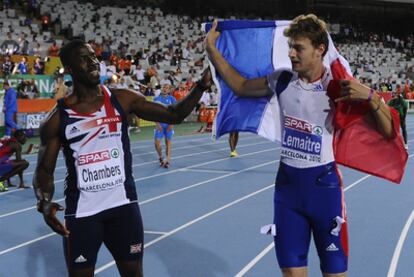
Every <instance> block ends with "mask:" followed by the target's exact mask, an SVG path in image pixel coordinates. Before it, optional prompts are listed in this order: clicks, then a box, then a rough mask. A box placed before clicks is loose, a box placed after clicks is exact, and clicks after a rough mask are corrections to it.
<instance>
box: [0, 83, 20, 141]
mask: <svg viewBox="0 0 414 277" xmlns="http://www.w3.org/2000/svg"><path fill="white" fill-rule="evenodd" d="M3 88H4V91H5V92H4V99H3V101H4V102H3V113H4V124H5V127H6V137H7V138H10V136H11V133H12V129H16V130H19V126H17V124H16V122H15V120H16V119H15V117H16V113H17V93H16V91H15V90H14V88H12V87H11V86H10V84H9V83H8V82H4V83H3Z"/></svg>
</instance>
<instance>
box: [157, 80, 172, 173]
mask: <svg viewBox="0 0 414 277" xmlns="http://www.w3.org/2000/svg"><path fill="white" fill-rule="evenodd" d="M171 88H172V87H171V85H170V84H164V85H163V86H162V90H161V94H160V95H159V96H157V97H155V98H154V102H158V103H161V104H164V105H171V104H174V103H175V102H176V100H175V98H174V96H171V95H170V92H171ZM173 128H174V125H172V124H167V123H159V122H155V129H154V140H155V149H156V150H157V153H158V158H159V161H160V166H161V167H164V168H168V167H169V165H170V160H171V139H172V136H173V134H174V129H173ZM163 137H165V155H166V157H167V158H166V160H164V159H163V157H162V148H161V139H162V138H163Z"/></svg>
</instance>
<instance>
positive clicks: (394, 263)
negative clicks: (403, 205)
mask: <svg viewBox="0 0 414 277" xmlns="http://www.w3.org/2000/svg"><path fill="white" fill-rule="evenodd" d="M413 220H414V210H413V211H412V212H411V214H410V216H409V217H408V219H407V222H406V223H405V225H404V228H403V229H402V231H401V235H400V238H399V239H398V242H397V246H396V247H395V250H394V254H393V255H392V259H391V263H390V268H389V270H388V274H387V277H394V276H395V272H396V271H397V265H398V260H399V259H400V254H401V250H402V248H403V245H404V242H405V239H406V238H407V234H408V230H410V227H411V223H413Z"/></svg>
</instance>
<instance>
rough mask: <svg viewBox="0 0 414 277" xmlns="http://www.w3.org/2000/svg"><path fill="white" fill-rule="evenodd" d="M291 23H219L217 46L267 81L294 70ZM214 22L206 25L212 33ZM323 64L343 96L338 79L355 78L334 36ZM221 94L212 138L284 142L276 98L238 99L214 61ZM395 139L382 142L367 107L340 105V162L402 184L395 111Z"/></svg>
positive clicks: (243, 70)
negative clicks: (243, 136)
mask: <svg viewBox="0 0 414 277" xmlns="http://www.w3.org/2000/svg"><path fill="white" fill-rule="evenodd" d="M289 23H290V21H251V20H226V21H221V22H219V23H218V26H217V30H218V31H220V32H221V35H220V36H219V38H218V39H217V42H216V46H217V48H218V49H219V51H220V52H221V54H222V55H223V57H224V58H225V59H226V60H227V61H228V62H229V64H230V65H231V66H233V67H234V68H235V69H236V70H237V71H238V72H239V73H240V74H241V75H242V76H243V77H245V78H247V79H252V78H258V77H263V76H266V75H268V74H270V73H271V72H273V71H275V70H277V69H280V68H291V62H290V60H289V57H288V43H287V38H286V37H285V36H284V35H283V30H284V29H285V28H286V27H287V26H288V25H289ZM210 28H211V23H207V24H203V30H204V31H205V32H206V33H207V32H208V31H209V30H210ZM323 62H324V65H325V67H327V68H330V69H331V72H332V76H333V80H332V81H331V82H330V84H329V86H328V88H327V91H328V95H329V96H330V97H331V98H332V99H335V98H336V97H338V96H339V85H338V82H337V81H336V80H339V79H352V73H351V69H350V67H349V64H348V62H347V61H346V60H345V59H344V58H343V57H342V56H341V55H340V54H339V53H338V51H337V50H336V48H335V46H334V44H333V41H332V39H331V38H330V37H329V48H328V53H327V54H326V55H325V57H324V61H323ZM210 69H211V72H212V75H213V79H214V82H215V84H216V86H217V88H218V91H219V105H218V112H217V116H216V119H215V121H214V124H213V137H214V138H220V137H221V136H222V135H224V134H226V133H230V132H232V131H241V132H252V133H256V134H258V135H260V136H262V137H264V138H267V139H269V140H271V141H281V134H282V124H281V116H280V110H279V103H278V98H277V96H276V95H273V96H270V97H262V98H246V97H237V96H235V95H234V93H233V92H232V91H231V89H230V88H229V87H228V86H227V84H226V83H225V82H224V81H223V79H222V78H221V77H220V76H219V75H218V74H216V71H215V69H214V67H213V66H212V64H211V63H210ZM390 111H391V114H392V117H393V126H394V133H395V136H394V138H393V139H386V138H383V137H382V135H381V134H379V133H378V132H377V131H376V129H375V128H374V126H373V121H372V120H369V117H370V115H369V108H368V105H367V104H366V103H363V104H361V103H356V104H355V103H350V102H348V103H347V102H340V103H339V104H336V114H335V119H334V121H335V122H334V124H335V127H336V129H335V136H334V142H333V149H334V154H335V160H336V162H337V163H339V164H342V165H345V166H348V167H351V168H354V169H357V170H359V171H362V172H365V173H368V174H372V175H375V176H378V177H381V178H385V179H387V180H390V181H392V182H395V183H400V182H401V179H402V177H403V175H404V169H405V165H406V163H407V159H408V154H407V151H406V150H405V148H404V143H403V140H402V138H401V135H400V127H399V116H398V113H397V112H396V111H395V110H394V109H391V108H390Z"/></svg>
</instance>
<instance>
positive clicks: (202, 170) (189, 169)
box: [180, 168, 231, 174]
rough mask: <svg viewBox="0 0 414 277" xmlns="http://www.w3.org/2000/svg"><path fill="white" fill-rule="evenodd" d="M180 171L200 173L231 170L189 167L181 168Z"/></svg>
mask: <svg viewBox="0 0 414 277" xmlns="http://www.w3.org/2000/svg"><path fill="white" fill-rule="evenodd" d="M180 171H185V172H200V173H220V174H227V173H229V172H231V171H224V170H214V169H213V170H211V169H210V170H209V169H191V168H187V169H182V170H180Z"/></svg>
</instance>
